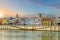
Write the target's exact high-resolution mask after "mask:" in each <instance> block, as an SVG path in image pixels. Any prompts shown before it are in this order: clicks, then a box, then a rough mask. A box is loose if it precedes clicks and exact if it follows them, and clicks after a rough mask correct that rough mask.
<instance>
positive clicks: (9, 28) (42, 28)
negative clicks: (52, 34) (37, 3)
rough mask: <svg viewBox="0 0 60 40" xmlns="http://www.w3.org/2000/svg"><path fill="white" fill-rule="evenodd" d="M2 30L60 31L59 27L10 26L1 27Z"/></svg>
mask: <svg viewBox="0 0 60 40" xmlns="http://www.w3.org/2000/svg"><path fill="white" fill-rule="evenodd" d="M0 29H5V30H52V31H60V30H59V29H60V27H59V26H18V25H17V26H9V25H0Z"/></svg>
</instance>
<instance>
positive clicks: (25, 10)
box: [0, 0, 60, 17]
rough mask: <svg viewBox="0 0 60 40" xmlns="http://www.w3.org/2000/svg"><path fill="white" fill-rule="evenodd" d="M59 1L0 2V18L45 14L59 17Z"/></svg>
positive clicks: (9, 0)
mask: <svg viewBox="0 0 60 40" xmlns="http://www.w3.org/2000/svg"><path fill="white" fill-rule="evenodd" d="M59 4H60V0H0V16H4V17H5V16H15V15H16V13H18V14H19V15H20V16H22V17H23V16H26V15H28V14H37V13H42V14H47V15H54V16H60V15H59V14H60V6H59Z"/></svg>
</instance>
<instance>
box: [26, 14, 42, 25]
mask: <svg viewBox="0 0 60 40" xmlns="http://www.w3.org/2000/svg"><path fill="white" fill-rule="evenodd" d="M41 17H42V15H41V14H38V15H35V16H33V17H27V18H26V19H25V24H26V25H29V26H33V25H34V26H41Z"/></svg>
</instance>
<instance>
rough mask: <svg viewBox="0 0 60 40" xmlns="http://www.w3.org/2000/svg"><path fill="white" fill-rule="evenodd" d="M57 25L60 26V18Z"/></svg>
mask: <svg viewBox="0 0 60 40" xmlns="http://www.w3.org/2000/svg"><path fill="white" fill-rule="evenodd" d="M57 25H58V26H60V17H57Z"/></svg>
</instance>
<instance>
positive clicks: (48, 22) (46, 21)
mask: <svg viewBox="0 0 60 40" xmlns="http://www.w3.org/2000/svg"><path fill="white" fill-rule="evenodd" d="M42 26H56V18H50V17H43V18H42Z"/></svg>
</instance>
